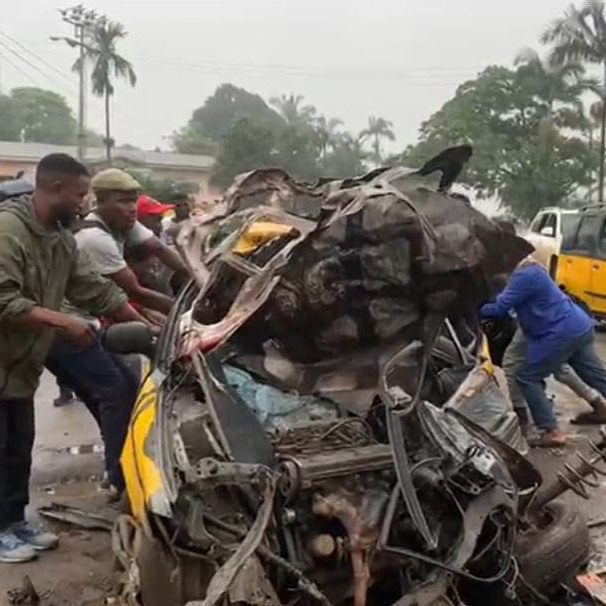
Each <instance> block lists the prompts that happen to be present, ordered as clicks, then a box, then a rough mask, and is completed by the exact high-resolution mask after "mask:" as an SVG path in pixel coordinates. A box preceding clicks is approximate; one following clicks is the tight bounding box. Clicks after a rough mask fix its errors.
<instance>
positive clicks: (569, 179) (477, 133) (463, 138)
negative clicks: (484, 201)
mask: <svg viewBox="0 0 606 606" xmlns="http://www.w3.org/2000/svg"><path fill="white" fill-rule="evenodd" d="M550 77H551V76H550ZM560 77H561V78H563V79H564V81H561V82H559V83H558V85H557V86H555V85H554V83H553V82H551V83H546V82H545V78H544V77H541V75H540V72H538V71H537V72H535V73H534V77H529V72H528V68H527V66H526V65H523V66H520V67H519V68H518V69H517V70H510V69H507V68H505V67H499V66H492V67H488V68H486V69H485V70H484V71H483V72H482V73H480V75H479V76H478V77H477V78H476V79H474V80H470V81H468V82H465V83H464V84H462V85H461V86H459V88H458V89H457V91H456V94H455V96H454V97H453V98H452V99H451V100H450V101H447V102H446V103H445V104H444V105H443V106H442V108H441V109H440V110H438V111H437V112H436V113H435V114H433V115H432V116H431V117H430V118H429V119H428V120H427V121H426V122H424V123H423V124H422V125H421V129H420V141H419V143H418V144H417V145H415V146H410V147H408V148H407V149H406V150H405V152H404V160H405V162H406V164H409V165H410V166H420V165H421V164H422V163H423V162H425V161H426V160H427V159H428V158H430V157H431V156H432V155H434V154H436V153H438V152H439V151H440V150H442V149H444V148H445V147H448V146H450V145H457V144H460V143H463V142H467V143H470V144H471V145H473V147H474V156H473V158H472V160H471V161H470V163H469V167H468V170H467V172H466V175H464V176H463V179H464V180H466V181H467V182H468V183H470V184H473V185H475V186H477V187H478V188H479V189H480V190H481V191H483V192H485V193H487V194H493V193H498V194H499V195H500V196H501V198H502V200H503V204H504V205H505V206H506V207H508V208H509V209H511V210H512V211H513V212H514V213H515V214H516V215H518V216H520V217H524V218H529V217H531V216H532V215H534V213H535V212H536V211H537V210H538V209H539V208H540V207H542V206H544V205H547V204H554V205H555V204H562V203H564V202H565V201H566V200H567V198H568V197H569V196H571V195H572V194H573V193H574V192H575V191H576V190H577V189H578V188H579V187H580V186H585V185H588V184H589V183H590V178H591V168H592V167H593V166H595V155H594V154H593V153H592V152H591V151H590V150H589V148H588V146H587V145H586V144H585V142H584V141H583V140H582V139H580V138H579V137H576V136H574V134H573V133H571V132H569V131H570V130H571V129H575V128H578V126H579V121H578V120H579V107H578V95H579V94H580V91H579V92H577V93H576V94H571V91H570V87H571V86H573V85H574V84H573V82H572V81H568V80H567V79H568V77H569V74H563V73H561V74H560ZM567 83H568V84H567Z"/></svg>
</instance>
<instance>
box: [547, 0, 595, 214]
mask: <svg viewBox="0 0 606 606" xmlns="http://www.w3.org/2000/svg"><path fill="white" fill-rule="evenodd" d="M541 41H542V42H543V43H546V44H552V45H553V48H552V51H551V56H550V62H551V63H553V64H555V65H563V64H565V63H566V62H568V61H573V62H578V61H585V62H587V63H593V64H597V65H601V66H602V69H603V72H604V80H603V85H602V87H601V89H600V90H599V91H597V90H596V92H598V94H599V96H600V98H601V99H602V101H603V100H604V97H605V95H604V90H606V17H605V15H604V2H602V0H586V1H585V2H584V4H583V6H582V7H581V8H580V9H579V8H577V7H575V6H570V7H569V8H568V9H567V10H566V11H565V13H564V16H563V17H561V18H559V19H557V20H556V21H554V22H553V23H552V24H551V25H550V26H549V28H548V29H547V30H546V31H545V32H544V34H543V36H542V38H541ZM605 160H606V103H603V104H602V116H601V117H600V166H599V179H598V200H599V201H600V202H601V203H602V202H603V201H604V162H605Z"/></svg>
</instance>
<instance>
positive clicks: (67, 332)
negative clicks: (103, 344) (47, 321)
mask: <svg viewBox="0 0 606 606" xmlns="http://www.w3.org/2000/svg"><path fill="white" fill-rule="evenodd" d="M57 330H58V332H59V334H60V335H61V336H62V337H65V338H66V339H68V340H69V341H71V342H72V343H73V344H74V345H77V346H78V347H80V348H82V349H86V348H88V347H90V346H91V345H92V344H93V343H94V342H95V339H96V338H97V335H96V334H95V331H94V330H93V329H92V328H91V326H90V325H89V324H87V323H86V322H85V321H84V320H81V319H80V318H75V317H73V316H68V315H65V319H62V320H61V322H60V323H59V325H58V326H57Z"/></svg>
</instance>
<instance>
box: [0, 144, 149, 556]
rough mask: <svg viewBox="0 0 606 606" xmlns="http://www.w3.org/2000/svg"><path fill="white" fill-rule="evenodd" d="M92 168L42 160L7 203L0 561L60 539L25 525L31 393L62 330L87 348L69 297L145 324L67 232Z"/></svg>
mask: <svg viewBox="0 0 606 606" xmlns="http://www.w3.org/2000/svg"><path fill="white" fill-rule="evenodd" d="M89 184H90V178H89V174H88V171H87V169H86V168H85V167H84V166H83V165H82V164H80V163H79V162H77V161H76V160H75V159H74V158H72V157H70V156H67V155H65V154H51V155H49V156H46V157H45V158H43V159H42V160H41V161H40V163H39V164H38V167H37V171H36V188H35V191H34V193H33V195H31V196H23V197H20V198H15V199H11V200H9V201H7V202H4V203H3V204H2V205H0V344H1V345H2V346H1V347H0V561H1V562H23V561H27V560H31V559H33V558H34V557H35V555H36V551H42V550H45V549H50V548H52V547H55V546H56V544H57V537H55V536H54V535H52V534H50V533H47V532H42V531H40V530H38V529H37V528H35V527H34V526H32V525H31V524H28V523H27V522H26V521H25V516H24V513H25V507H26V505H27V503H28V500H29V475H30V468H31V456H32V446H33V441H34V401H33V398H34V393H35V391H36V388H37V387H38V382H39V379H40V375H41V373H42V370H43V368H44V362H45V360H46V356H47V354H48V350H49V348H50V346H51V343H52V340H53V337H54V335H55V334H56V333H58V334H61V335H63V336H64V337H65V338H67V339H70V340H71V341H72V342H74V343H76V344H78V345H80V346H82V347H85V346H87V345H88V344H90V343H92V342H93V340H94V339H95V333H94V332H93V330H92V329H91V328H90V326H89V325H88V324H87V323H86V322H84V321H83V320H80V319H79V318H77V317H75V316H71V315H67V314H64V313H61V312H60V311H59V309H60V308H61V303H62V301H63V299H64V298H66V297H67V298H68V299H70V300H71V301H73V302H74V303H75V304H77V305H79V306H80V307H82V308H84V309H87V310H89V311H90V312H91V313H93V314H103V315H107V316H110V317H112V318H114V319H115V320H116V321H118V322H123V321H129V320H140V319H141V318H140V316H139V315H138V314H137V312H135V311H134V310H133V309H132V308H131V307H130V306H129V305H128V303H127V298H126V295H125V294H124V293H123V292H122V291H121V290H120V288H118V287H117V286H116V284H115V283H113V282H112V281H110V280H106V279H105V278H102V277H101V276H100V275H99V274H97V273H94V272H93V271H92V270H91V269H90V265H89V263H88V262H87V259H86V257H85V256H83V255H82V254H81V253H78V251H77V247H76V242H75V240H74V237H73V236H72V234H71V232H70V231H69V230H68V229H66V226H67V225H69V223H70V221H71V220H72V219H73V218H74V217H75V216H76V213H77V212H78V209H79V208H80V206H81V204H82V202H83V199H84V196H85V195H86V194H87V192H88V190H89Z"/></svg>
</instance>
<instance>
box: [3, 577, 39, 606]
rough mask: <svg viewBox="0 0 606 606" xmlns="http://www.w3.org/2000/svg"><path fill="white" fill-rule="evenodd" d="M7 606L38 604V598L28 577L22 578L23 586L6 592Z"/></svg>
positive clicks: (33, 605)
mask: <svg viewBox="0 0 606 606" xmlns="http://www.w3.org/2000/svg"><path fill="white" fill-rule="evenodd" d="M6 595H7V598H8V603H9V604H31V605H32V606H35V605H36V604H39V603H40V596H39V595H38V592H37V591H36V589H35V588H34V585H33V584H32V581H31V579H30V578H29V576H28V575H25V576H24V577H23V584H22V585H21V587H19V588H17V589H9V590H8V591H7V592H6Z"/></svg>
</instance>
